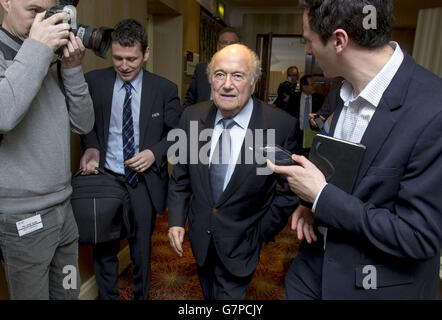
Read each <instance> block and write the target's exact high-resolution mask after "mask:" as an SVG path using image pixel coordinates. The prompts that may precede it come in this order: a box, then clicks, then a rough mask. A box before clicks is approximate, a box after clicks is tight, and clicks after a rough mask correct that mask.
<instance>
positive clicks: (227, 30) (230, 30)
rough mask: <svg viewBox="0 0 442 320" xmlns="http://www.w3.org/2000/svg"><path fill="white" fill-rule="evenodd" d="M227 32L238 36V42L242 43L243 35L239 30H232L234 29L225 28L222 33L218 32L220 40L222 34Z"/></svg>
mask: <svg viewBox="0 0 442 320" xmlns="http://www.w3.org/2000/svg"><path fill="white" fill-rule="evenodd" d="M227 32H231V33H234V34H236V36H237V37H238V40H239V41H241V34H240V33H239V31H238V30H237V29H235V28H232V27H225V28H223V29H221V31H220V32H218V40H219V38H220V37H221V35H222V34H224V33H227Z"/></svg>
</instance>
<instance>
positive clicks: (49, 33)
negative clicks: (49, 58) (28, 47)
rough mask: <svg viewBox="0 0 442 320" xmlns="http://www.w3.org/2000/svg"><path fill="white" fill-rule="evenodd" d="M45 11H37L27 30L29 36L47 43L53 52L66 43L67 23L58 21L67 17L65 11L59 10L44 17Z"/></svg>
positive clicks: (67, 34) (67, 35)
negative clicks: (29, 28)
mask: <svg viewBox="0 0 442 320" xmlns="http://www.w3.org/2000/svg"><path fill="white" fill-rule="evenodd" d="M45 14H46V11H45V12H41V13H38V14H37V15H36V16H35V19H34V22H33V23H32V26H31V30H30V31H29V38H30V39H34V40H37V41H39V42H41V43H44V44H45V45H47V46H48V47H49V48H51V50H53V51H54V52H55V51H56V50H57V49H58V48H60V47H62V46H65V45H67V43H68V38H69V28H70V26H69V24H67V23H59V24H57V23H58V22H60V21H63V19H66V18H68V17H69V15H68V14H67V13H66V12H60V13H57V14H54V15H52V16H50V17H49V18H47V19H44V16H45Z"/></svg>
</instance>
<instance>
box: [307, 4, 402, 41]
mask: <svg viewBox="0 0 442 320" xmlns="http://www.w3.org/2000/svg"><path fill="white" fill-rule="evenodd" d="M300 5H301V7H303V8H304V9H308V10H309V11H308V18H309V23H310V27H311V29H312V30H313V31H314V32H316V33H318V34H319V36H320V38H321V40H322V42H323V43H324V44H325V43H326V42H327V40H328V39H329V38H330V36H331V35H332V34H333V32H334V31H335V30H336V29H344V30H345V31H346V32H347V34H348V35H349V37H350V38H351V39H352V40H353V41H354V42H355V43H356V44H358V45H359V46H361V47H364V48H368V49H374V48H379V47H382V46H384V45H385V44H388V42H389V41H390V39H391V29H392V25H393V22H394V8H393V0H300ZM368 5H371V6H373V7H375V8H376V28H375V29H367V28H364V23H363V21H364V18H366V14H365V13H364V8H365V7H366V6H368Z"/></svg>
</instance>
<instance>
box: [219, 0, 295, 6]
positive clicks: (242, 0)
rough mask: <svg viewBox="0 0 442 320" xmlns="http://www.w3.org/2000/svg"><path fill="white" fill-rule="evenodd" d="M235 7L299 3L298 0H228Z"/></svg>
mask: <svg viewBox="0 0 442 320" xmlns="http://www.w3.org/2000/svg"><path fill="white" fill-rule="evenodd" d="M226 2H228V3H229V4H230V5H232V6H235V7H255V8H256V7H292V6H297V5H298V0H227V1H226Z"/></svg>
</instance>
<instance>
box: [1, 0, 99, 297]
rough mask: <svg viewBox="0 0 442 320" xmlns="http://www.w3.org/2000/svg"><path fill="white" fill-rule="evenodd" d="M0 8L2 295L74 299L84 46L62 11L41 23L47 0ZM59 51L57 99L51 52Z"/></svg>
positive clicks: (8, 2)
mask: <svg viewBox="0 0 442 320" xmlns="http://www.w3.org/2000/svg"><path fill="white" fill-rule="evenodd" d="M0 4H1V5H2V7H3V12H4V15H3V21H2V25H1V27H0V135H1V137H2V140H1V142H0V159H1V160H0V162H1V165H0V249H1V251H2V252H3V257H4V267H5V274H6V280H7V283H8V290H9V295H10V298H11V299H29V300H34V299H63V300H65V299H77V298H78V293H79V291H80V276H79V272H78V229H77V225H76V223H75V220H74V216H73V213H72V208H71V204H70V195H71V193H72V188H71V184H70V181H71V168H70V161H71V159H70V132H71V131H72V132H75V133H78V134H85V133H88V132H89V131H90V130H91V129H92V126H93V123H94V113H93V108H92V101H91V97H90V96H89V92H88V87H87V84H86V82H85V79H84V76H83V71H82V68H81V61H82V59H83V57H84V54H85V47H84V46H83V44H82V42H81V40H80V39H79V38H78V37H75V36H74V35H73V33H71V32H69V24H66V23H62V21H63V19H66V18H67V17H68V14H67V13H58V14H54V15H53V16H51V17H49V18H47V19H44V16H45V10H48V9H50V8H51V7H53V6H55V4H56V1H55V0H53V1H52V0H0ZM60 48H62V59H61V65H60V68H61V70H60V71H61V72H60V73H61V81H62V82H63V84H64V88H65V92H64V93H63V91H62V90H61V88H60V83H59V82H60V79H59V78H58V76H57V55H56V54H54V53H55V51H57V50H59V49H60ZM66 103H68V105H66ZM66 267H68V268H67V269H65V268H66ZM65 270H70V271H71V273H70V279H71V281H68V282H69V283H68V285H66V283H65V281H64V279H65V277H66V276H68V274H65Z"/></svg>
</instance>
